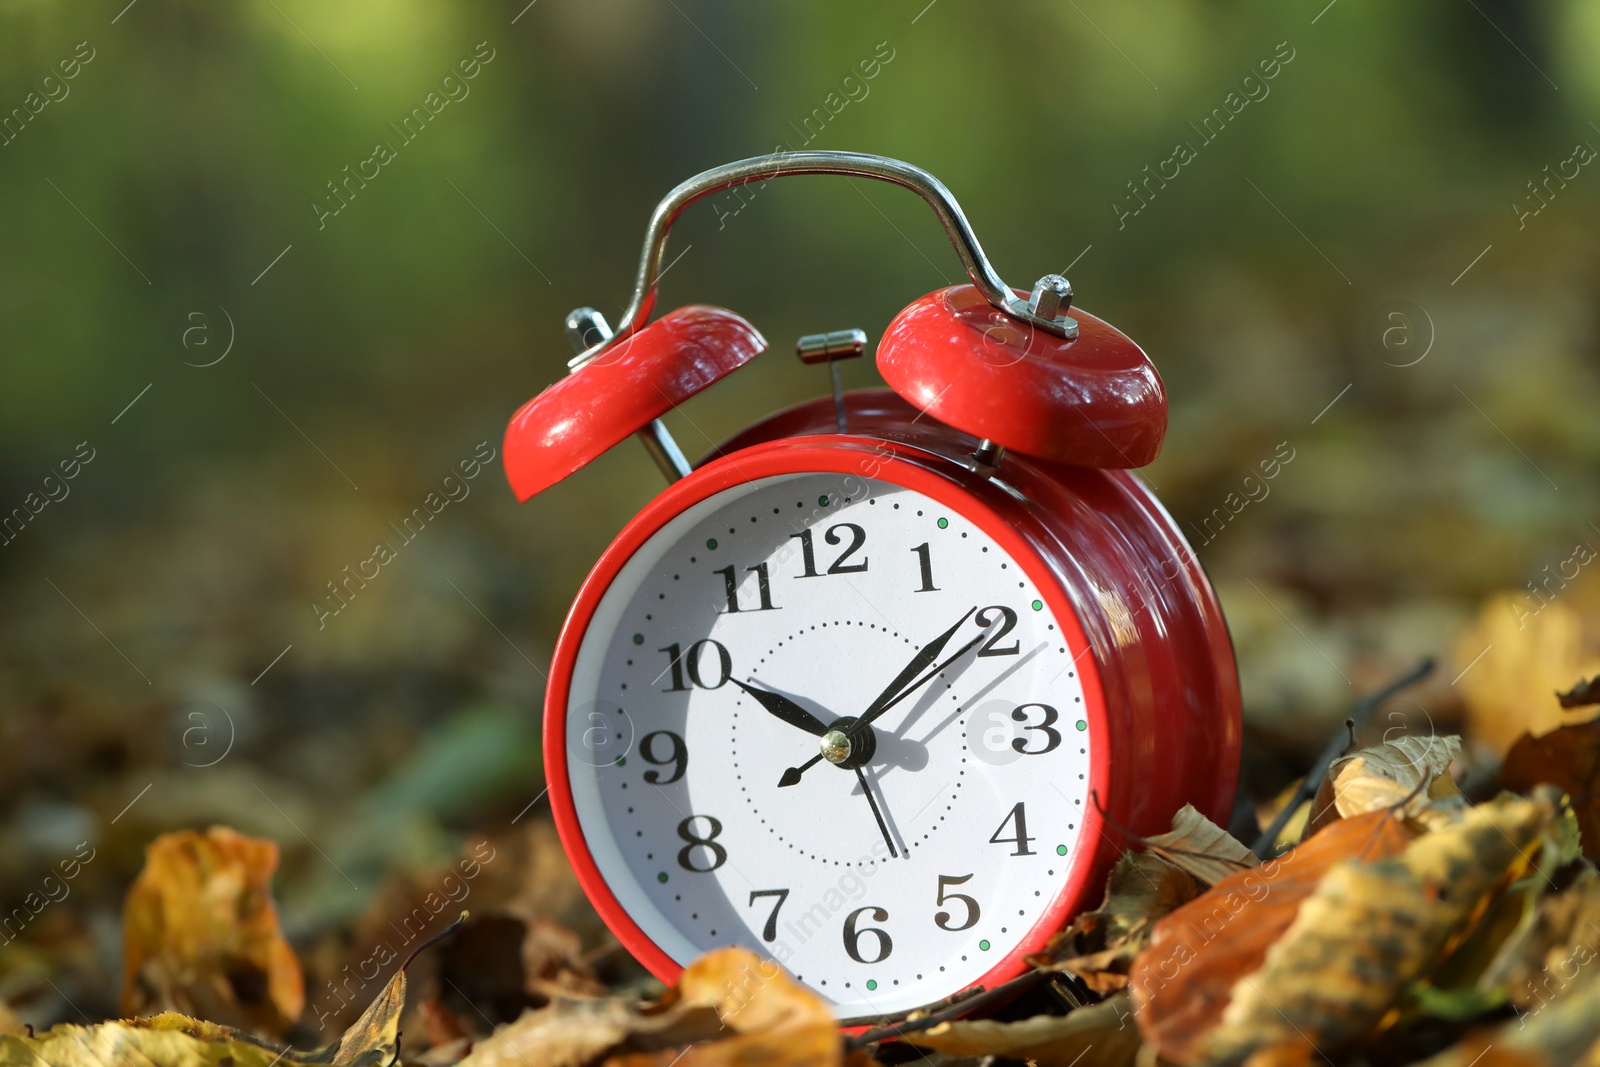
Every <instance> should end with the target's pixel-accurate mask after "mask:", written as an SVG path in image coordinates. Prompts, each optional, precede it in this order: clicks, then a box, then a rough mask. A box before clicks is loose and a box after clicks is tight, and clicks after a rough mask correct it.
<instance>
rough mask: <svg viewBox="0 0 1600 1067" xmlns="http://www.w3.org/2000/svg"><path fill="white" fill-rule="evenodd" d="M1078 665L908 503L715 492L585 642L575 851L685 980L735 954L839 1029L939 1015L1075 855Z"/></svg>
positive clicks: (956, 533) (969, 539)
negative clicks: (833, 1016) (942, 1003)
mask: <svg viewBox="0 0 1600 1067" xmlns="http://www.w3.org/2000/svg"><path fill="white" fill-rule="evenodd" d="M1074 632H1076V628H1075V627H1074ZM1072 644H1073V643H1072V642H1071V641H1069V640H1068V638H1067V637H1066V636H1065V635H1064V634H1063V631H1062V627H1061V624H1060V620H1058V619H1057V618H1056V616H1055V615H1054V614H1053V612H1052V610H1051V608H1050V606H1049V605H1048V604H1047V603H1046V602H1045V596H1044V595H1043V594H1042V593H1041V592H1040V590H1039V589H1037V588H1035V586H1034V583H1033V581H1032V580H1031V579H1030V578H1029V577H1028V575H1027V574H1025V573H1024V569H1023V568H1022V567H1021V566H1020V565H1019V563H1018V561H1017V560H1015V559H1012V558H1011V557H1010V556H1009V555H1007V554H1006V552H1005V551H1004V550H1002V549H1001V547H1000V546H999V545H998V544H997V543H996V542H995V540H994V539H993V538H992V537H990V536H989V535H988V534H986V533H985V532H984V531H983V530H982V529H980V528H979V527H978V526H977V525H976V524H974V523H973V522H972V521H970V520H969V519H967V518H965V517H964V516H963V515H962V514H961V513H960V512H959V511H957V510H955V509H953V508H951V507H949V506H947V505H944V504H940V503H938V502H936V501H934V500H933V499H931V498H929V497H926V496H923V495H921V494H920V493H917V492H914V491H912V490H909V489H906V488H903V487H901V486H898V485H894V484H891V483H889V482H887V481H882V480H876V479H861V478H856V477H842V476H840V475H835V474H803V475H792V476H783V477H773V478H765V479H761V480H758V481H754V482H750V483H747V484H745V485H741V486H738V487H736V488H733V489H729V490H726V491H723V492H721V493H719V494H717V495H715V496H713V497H711V498H709V499H707V500H705V501H702V502H701V503H699V504H697V505H695V506H694V507H692V508H690V509H689V510H688V511H686V512H685V513H684V514H682V515H680V516H678V517H676V518H675V519H673V520H672V521H670V522H669V523H667V524H666V526H664V527H663V528H662V529H661V530H660V531H658V532H657V533H656V534H655V535H654V536H653V537H651V538H650V539H649V540H648V541H646V543H645V544H644V545H643V547H642V548H641V549H640V550H639V551H638V552H637V553H636V554H635V555H634V556H633V557H632V559H630V560H629V561H628V563H627V564H625V565H624V566H623V567H622V569H621V570H620V572H619V573H618V575H617V577H616V579H615V581H614V582H613V583H612V584H611V586H610V587H609V589H608V590H607V591H606V593H605V594H604V596H603V597H602V598H601V600H600V603H599V606H598V607H597V609H596V611H595V614H594V616H593V618H592V620H591V621H590V623H589V626H588V629H587V631H586V633H585V634H584V636H583V639H582V642H581V645H580V648H579V651H578V655H577V658H576V661H575V665H574V669H573V678H572V683H571V689H570V693H569V699H568V707H567V751H566V757H567V767H568V777H569V781H570V785H571V789H572V796H573V804H574V806H575V808H576V812H577V816H578V821H579V824H580V826H581V828H582V831H583V836H584V839H585V842H586V844H587V846H588V848H589V851H590V853H591V855H592V857H593V859H594V861H595V864H596V866H597V867H598V869H599V872H600V874H601V875H602V877H603V878H604V879H605V881H606V883H607V885H608V886H609V887H610V889H611V892H612V893H613V894H614V895H615V896H616V898H617V900H618V902H619V903H620V904H621V905H622V906H623V908H624V909H626V911H627V912H628V914H629V916H630V917H631V918H632V920H633V922H634V923H636V924H637V925H638V926H639V928H640V929H641V930H643V931H644V933H645V934H646V935H647V936H648V937H649V938H650V939H651V940H652V941H653V942H655V944H656V945H657V946H658V947H659V948H660V949H661V950H662V951H664V952H665V953H666V954H667V955H668V956H670V957H672V958H673V959H675V960H677V961H678V962H679V963H682V964H687V963H689V962H691V961H692V960H694V959H695V958H697V957H698V956H700V955H701V954H702V953H704V952H706V951H707V950H709V949H712V948H715V947H718V946H722V945H730V944H737V945H744V946H747V947H749V948H752V949H755V950H757V951H759V952H762V953H764V954H766V955H769V956H772V957H774V958H775V959H777V960H778V961H779V962H781V963H782V964H783V965H784V966H785V967H786V968H787V969H788V970H789V971H790V972H791V973H792V974H794V975H795V976H796V977H797V978H798V979H799V980H800V981H802V982H803V983H804V984H806V985H808V986H810V987H811V988H813V989H815V990H816V991H817V992H818V993H819V994H821V995H822V996H823V997H824V998H825V999H827V1000H828V1001H830V1002H831V1003H832V1004H833V1006H834V1009H835V1011H836V1012H837V1013H838V1014H839V1016H840V1017H841V1018H855V1017H865V1016H877V1015H885V1014H891V1013H894V1012H898V1011H903V1010H906V1009H909V1008H912V1007H916V1006H919V1005H922V1004H927V1003H930V1002H932V1001H935V1000H938V999H941V998H943V997H946V996H948V995H950V994H951V993H954V992H956V991H958V990H961V989H963V988H965V987H967V986H969V985H971V984H972V983H973V982H975V981H977V980H978V979H980V978H982V977H983V976H984V975H985V974H986V973H988V972H989V971H990V970H992V969H993V968H994V967H995V966H996V965H997V964H998V963H999V962H1000V961H1001V959H1002V958H1004V957H1005V956H1006V955H1007V954H1008V953H1010V952H1011V951H1012V950H1014V949H1015V948H1016V947H1017V946H1018V944H1019V943H1020V942H1021V941H1022V940H1023V938H1024V937H1025V936H1026V935H1027V934H1028V933H1029V931H1030V930H1032V929H1033V927H1034V926H1035V924H1036V923H1037V922H1038V921H1039V920H1040V917H1041V915H1042V913H1043V912H1044V910H1045V909H1046V908H1047V907H1048V906H1049V905H1050V904H1051V902H1052V901H1053V900H1054V898H1055V897H1056V896H1057V895H1058V894H1059V893H1060V891H1061V889H1062V887H1063V885H1064V883H1065V880H1066V876H1067V873H1068V870H1069V868H1070V867H1071V866H1072V862H1073V860H1074V858H1075V857H1076V855H1077V853H1078V850H1079V849H1080V848H1081V847H1082V848H1087V847H1091V845H1092V843H1091V842H1082V843H1080V841H1079V833H1080V828H1081V827H1082V826H1083V817H1084V813H1085V809H1086V807H1088V806H1089V804H1090V800H1089V796H1088V788H1089V787H1088V775H1089V766H1090V750H1091V748H1092V746H1093V744H1094V738H1093V737H1091V730H1090V724H1089V722H1088V718H1089V716H1088V715H1087V714H1086V712H1085V710H1084V700H1083V686H1082V683H1081V679H1080V677H1079V670H1078V669H1077V667H1078V664H1077V663H1075V662H1074V652H1073V649H1072ZM924 650H927V651H926V652H925V653H924ZM1080 651H1081V649H1080ZM935 652H937V653H938V654H937V655H934V653H935ZM919 653H923V655H922V659H923V661H924V662H925V663H926V666H924V667H922V668H921V669H916V661H917V659H918V657H919ZM902 675H903V676H904V678H905V681H903V682H902V683H901V686H900V687H899V688H898V690H894V689H893V688H892V683H894V682H895V681H896V680H897V678H899V677H901V676H902ZM896 697H898V698H899V699H895V698H896ZM868 715H872V716H873V717H872V719H871V721H870V722H869V723H866V724H864V725H857V720H859V719H862V718H863V717H866V716H868ZM841 719H843V720H846V721H845V722H843V723H841V722H840V721H839V720H841ZM852 727H853V728H852ZM819 735H821V736H819ZM841 739H842V740H843V741H845V742H848V744H840V741H841ZM825 747H826V748H828V750H829V753H830V754H831V756H832V757H833V760H839V762H833V761H832V760H830V759H829V758H825V757H824V755H823V749H824V748H825ZM846 749H848V755H845V754H844V753H845V750H846Z"/></svg>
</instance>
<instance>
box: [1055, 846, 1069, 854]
mask: <svg viewBox="0 0 1600 1067" xmlns="http://www.w3.org/2000/svg"><path fill="white" fill-rule="evenodd" d="M1066 854H1067V846H1066V845H1057V846H1056V855H1058V856H1065V855H1066Z"/></svg>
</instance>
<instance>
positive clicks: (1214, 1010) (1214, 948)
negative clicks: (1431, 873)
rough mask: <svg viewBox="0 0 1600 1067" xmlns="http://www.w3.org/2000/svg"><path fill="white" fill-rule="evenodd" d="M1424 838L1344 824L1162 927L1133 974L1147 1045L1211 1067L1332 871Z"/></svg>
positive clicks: (1369, 822) (1363, 820)
mask: <svg viewBox="0 0 1600 1067" xmlns="http://www.w3.org/2000/svg"><path fill="white" fill-rule="evenodd" d="M1414 836H1415V834H1414V833H1413V831H1411V830H1409V829H1407V827H1406V826H1405V824H1404V823H1403V822H1402V821H1401V820H1399V819H1396V818H1393V817H1392V816H1389V815H1387V814H1385V813H1380V812H1373V813H1372V814H1369V815H1361V816H1357V817H1356V818H1353V819H1341V820H1340V821H1338V822H1336V823H1334V824H1333V825H1332V826H1329V827H1328V828H1327V829H1326V830H1324V831H1323V832H1322V833H1320V834H1317V835H1316V836H1315V837H1312V838H1310V839H1308V840H1307V841H1305V842H1304V843H1303V844H1301V845H1298V846H1297V847H1295V848H1294V849H1292V850H1290V851H1289V852H1287V853H1285V854H1284V855H1282V856H1279V857H1278V858H1277V859H1273V860H1268V861H1266V862H1264V863H1262V864H1261V866H1259V867H1254V868H1251V869H1249V870H1245V871H1240V872H1238V873H1236V874H1231V875H1229V876H1228V877H1227V878H1224V879H1223V880H1222V881H1220V882H1218V883H1217V884H1216V886H1215V887H1213V888H1212V889H1211V890H1210V891H1209V892H1207V893H1205V894H1203V895H1201V896H1200V897H1197V898H1196V899H1194V900H1192V901H1190V902H1189V903H1187V904H1185V905H1183V906H1182V907H1180V908H1178V909H1177V910H1176V911H1174V912H1172V914H1170V915H1168V916H1166V917H1165V918H1164V919H1162V920H1160V921H1159V922H1157V923H1156V926H1155V931H1154V933H1153V935H1152V937H1151V939H1150V945H1149V947H1148V948H1147V949H1145V951H1144V952H1142V953H1140V955H1139V957H1138V959H1136V960H1135V961H1134V964H1133V969H1132V971H1131V972H1130V974H1129V979H1130V989H1131V992H1132V994H1133V1003H1134V1006H1135V1018H1136V1019H1137V1020H1138V1022H1139V1029H1140V1031H1141V1033H1142V1034H1143V1035H1144V1038H1145V1040H1146V1041H1148V1042H1150V1043H1151V1044H1152V1045H1155V1046H1156V1047H1157V1048H1158V1049H1159V1050H1160V1052H1161V1053H1162V1055H1164V1056H1166V1057H1167V1058H1168V1059H1170V1060H1173V1061H1174V1062H1177V1063H1196V1062H1201V1061H1202V1060H1203V1057H1204V1054H1205V1045H1204V1042H1205V1039H1206V1037H1207V1035H1208V1034H1209V1032H1210V1031H1211V1029H1212V1028H1213V1027H1215V1026H1216V1025H1217V1023H1218V1022H1219V1021H1220V1020H1221V1018H1222V1014H1223V1011H1224V1010H1225V1009H1226V1008H1227V1007H1228V1004H1229V1002H1230V1001H1231V1000H1232V998H1233V991H1234V987H1235V985H1236V984H1238V983H1239V982H1240V980H1241V979H1243V978H1245V977H1247V976H1249V975H1250V974H1253V973H1254V972H1256V971H1257V970H1259V969H1260V968H1261V965H1262V961H1263V960H1264V959H1265V958H1266V956H1267V952H1268V950H1269V949H1270V948H1271V947H1272V945H1273V943H1274V942H1275V941H1277V940H1278V937H1279V936H1280V935H1281V934H1282V933H1283V932H1284V931H1285V930H1287V929H1288V928H1289V927H1290V925H1291V924H1293V923H1294V921H1295V918H1296V916H1297V915H1298V913H1299V911H1300V908H1301V906H1302V904H1303V903H1304V902H1305V901H1306V899H1307V898H1308V897H1310V896H1311V894H1312V893H1313V892H1314V891H1315V890H1316V889H1317V886H1318V884H1319V883H1320V882H1321V881H1322V880H1323V876H1324V875H1325V874H1326V873H1327V872H1328V870H1329V869H1330V868H1331V867H1333V866H1335V865H1337V864H1343V863H1349V862H1373V861H1377V860H1382V859H1385V858H1387V857H1390V856H1394V855H1397V854H1398V853H1400V852H1401V851H1402V850H1403V849H1404V848H1405V847H1406V846H1407V845H1408V844H1409V843H1410V842H1411V841H1412V839H1413V838H1414Z"/></svg>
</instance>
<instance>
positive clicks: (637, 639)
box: [633, 634, 644, 645]
mask: <svg viewBox="0 0 1600 1067" xmlns="http://www.w3.org/2000/svg"><path fill="white" fill-rule="evenodd" d="M633 643H634V644H636V645H642V644H644V634H634V635H633Z"/></svg>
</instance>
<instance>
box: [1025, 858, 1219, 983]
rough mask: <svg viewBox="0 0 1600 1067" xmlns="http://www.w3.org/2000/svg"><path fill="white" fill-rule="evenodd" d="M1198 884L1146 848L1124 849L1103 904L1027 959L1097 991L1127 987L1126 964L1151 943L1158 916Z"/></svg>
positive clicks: (1189, 897)
mask: <svg viewBox="0 0 1600 1067" xmlns="http://www.w3.org/2000/svg"><path fill="white" fill-rule="evenodd" d="M1199 893H1200V884H1199V883H1198V882H1196V881H1195V880H1194V878H1192V877H1191V876H1190V875H1188V874H1187V873H1185V872H1183V871H1180V870H1178V868H1176V867H1174V866H1172V865H1171V864H1170V863H1167V862H1166V861H1165V860H1163V859H1161V858H1160V857H1158V856H1153V855H1151V854H1150V853H1148V852H1124V853H1123V854H1122V858H1121V859H1119V860H1117V862H1116V864H1115V865H1114V866H1113V867H1112V868H1111V874H1110V875H1109V876H1108V877H1107V879H1106V895H1105V900H1104V902H1102V903H1101V905H1100V906H1099V907H1098V908H1096V909H1095V910H1094V911H1086V912H1084V913H1082V914H1081V915H1078V916H1077V917H1076V918H1074V919H1073V920H1072V924H1071V925H1070V926H1068V927H1067V928H1066V929H1065V930H1063V931H1061V932H1060V933H1058V934H1056V935H1055V936H1054V937H1052V938H1051V939H1050V942H1049V944H1047V945H1046V946H1045V948H1044V951H1043V952H1040V953H1039V954H1037V955H1035V956H1030V957H1029V958H1028V962H1029V963H1031V964H1033V965H1034V966H1035V967H1038V968H1040V969H1042V970H1049V971H1067V972H1069V973H1071V974H1074V975H1077V976H1078V977H1079V978H1080V979H1082V980H1083V982H1084V984H1085V985H1087V986H1088V987H1089V988H1090V989H1092V990H1094V991H1095V992H1096V993H1112V992H1115V991H1117V990H1119V989H1125V988H1127V985H1128V968H1129V967H1131V966H1132V965H1133V960H1134V957H1136V956H1137V955H1138V954H1139V951H1140V950H1141V949H1143V948H1144V946H1145V945H1147V944H1148V943H1149V941H1150V933H1151V931H1152V930H1153V929H1154V927H1155V922H1156V920H1157V919H1159V918H1161V917H1162V916H1163V915H1166V914H1167V913H1168V912H1170V911H1172V909H1173V908H1176V907H1177V906H1178V905H1180V904H1183V903H1186V902H1187V901H1190V900H1193V899H1194V898H1195V897H1196V896H1198V895H1199Z"/></svg>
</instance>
